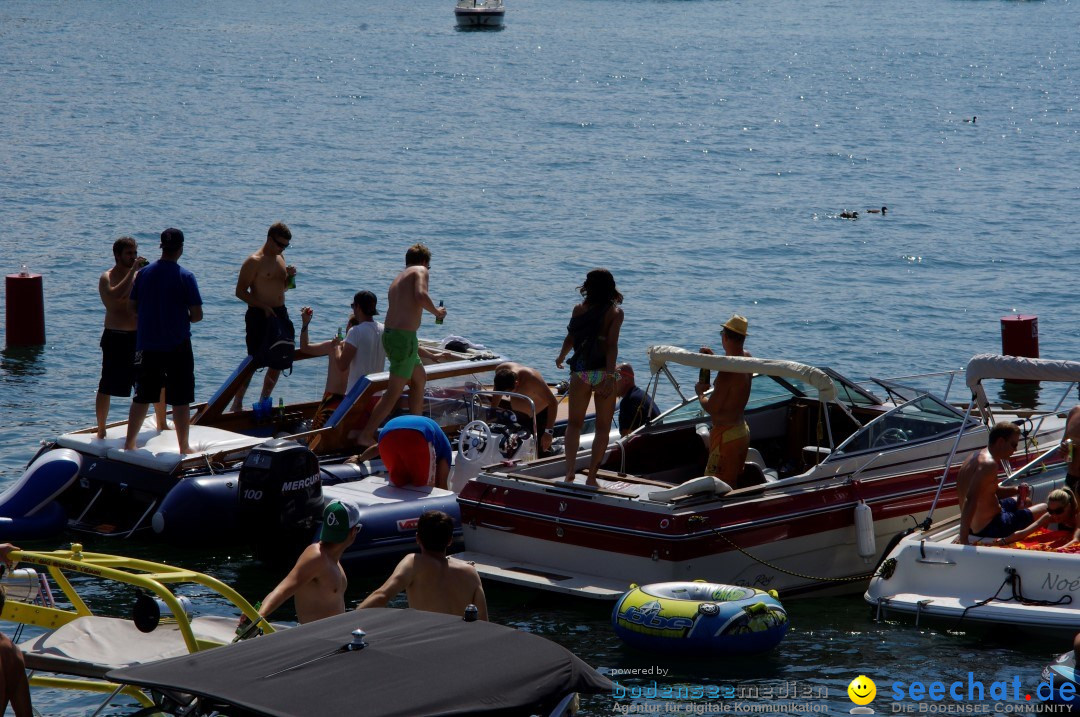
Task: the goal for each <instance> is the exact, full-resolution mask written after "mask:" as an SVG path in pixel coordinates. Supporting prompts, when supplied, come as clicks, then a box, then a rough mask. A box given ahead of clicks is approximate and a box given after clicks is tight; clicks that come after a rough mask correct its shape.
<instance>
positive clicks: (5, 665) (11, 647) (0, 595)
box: [0, 543, 34, 717]
mask: <svg viewBox="0 0 1080 717" xmlns="http://www.w3.org/2000/svg"><path fill="white" fill-rule="evenodd" d="M18 549H19V548H18V547H16V546H14V545H12V544H11V543H3V544H0V562H3V563H4V564H5V565H6V566H7V567H8V568H9V569H10V568H14V567H15V566H14V565H13V564H12V561H11V558H10V557H9V554H10V553H11V551H12V550H18ZM3 611H4V587H3V586H2V585H0V612H3ZM9 703H10V704H11V709H12V711H13V712H14V713H15V717H34V710H33V708H32V707H31V705H30V682H29V680H27V679H26V662H25V660H24V659H23V654H22V651H21V650H20V649H19V648H18V647H16V646H15V644H14V643H13V642H12V641H11V640H10V639H9V638H8V636H7V635H4V634H0V715H4V714H7V707H8V704H9Z"/></svg>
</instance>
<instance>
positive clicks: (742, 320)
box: [724, 314, 750, 336]
mask: <svg viewBox="0 0 1080 717" xmlns="http://www.w3.org/2000/svg"><path fill="white" fill-rule="evenodd" d="M749 326H750V323H749V322H748V321H747V320H746V317H745V316H739V315H738V314H732V315H731V318H730V319H728V320H727V323H726V324H724V328H725V329H727V330H728V331H734V332H735V333H737V334H738V335H739V336H746V330H747V329H748V328H749Z"/></svg>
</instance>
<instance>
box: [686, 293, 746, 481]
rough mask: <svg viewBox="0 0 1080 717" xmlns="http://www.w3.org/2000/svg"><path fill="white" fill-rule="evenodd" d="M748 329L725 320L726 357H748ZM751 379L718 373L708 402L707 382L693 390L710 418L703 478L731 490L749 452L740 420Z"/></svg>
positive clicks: (739, 319)
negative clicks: (722, 482) (722, 483)
mask: <svg viewBox="0 0 1080 717" xmlns="http://www.w3.org/2000/svg"><path fill="white" fill-rule="evenodd" d="M748 328H749V323H748V322H747V320H746V318H745V317H743V316H739V315H738V314H733V315H732V317H731V318H730V319H728V320H727V323H725V324H724V331H723V335H722V337H721V341H722V342H723V346H724V355H725V356H749V355H750V354H749V353H748V352H747V351H745V350H744V349H743V343H744V342H745V341H746V331H747V329H748ZM701 353H703V354H712V353H713V350H712V349H710V348H709V347H708V346H702V347H701ZM750 379H751V375H750V374H748V373H731V372H728V371H717V372H716V380H715V381H713V384H712V386H713V392H712V394H710V395H709V397H708V398H706V397H705V396H704V393H705V391H707V390H708V388H709V383H708V381H698V382H697V384H696V385H695V386H694V390H695V391H696V392H697V395H698V400H699V401H701V406H702V408H704V409H705V412H706V413H708V414H709V416H710V418H712V430H711V431H710V432H709V462H708V464H707V465H706V466H705V475H710V476H716V477H717V478H719V479H720V480H722V481H724V482H725V483H727V484H728V485H730V486H731V487H732V488H737V487H739V486H738V483H739V476H740V475H741V474H742V471H743V464H744V463H745V462H746V453H747V451H748V450H749V448H750V427H749V426H747V425H746V418H745V417H744V416H743V411H744V410H745V409H746V402H747V401H748V400H749V399H750Z"/></svg>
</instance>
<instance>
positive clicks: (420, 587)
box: [405, 552, 481, 616]
mask: <svg viewBox="0 0 1080 717" xmlns="http://www.w3.org/2000/svg"><path fill="white" fill-rule="evenodd" d="M410 558H411V559H412V570H411V574H412V579H411V580H410V582H409V584H408V587H406V589H405V594H406V595H407V596H408V598H409V607H411V608H414V609H417V610H427V611H429V612H441V613H446V614H447V615H458V616H461V615H463V614H464V613H465V608H466V607H467V606H468V605H469V604H476V603H477V602H478V599H477V593H478V591H479V590H480V589H481V584H480V576H479V575H478V574H477V572H476V568H474V567H473V566H472V565H469V564H468V563H463V562H461V561H460V560H454V559H452V558H447V557H445V556H442V555H428V554H425V553H423V552H421V553H419V554H415V555H409V556H406V558H405V559H406V560H409V559H410Z"/></svg>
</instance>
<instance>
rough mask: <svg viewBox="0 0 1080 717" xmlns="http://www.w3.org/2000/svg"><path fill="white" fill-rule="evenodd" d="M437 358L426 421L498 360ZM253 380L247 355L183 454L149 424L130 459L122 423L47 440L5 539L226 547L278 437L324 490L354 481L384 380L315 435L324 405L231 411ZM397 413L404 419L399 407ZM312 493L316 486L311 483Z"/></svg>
mask: <svg viewBox="0 0 1080 717" xmlns="http://www.w3.org/2000/svg"><path fill="white" fill-rule="evenodd" d="M443 355H444V356H445V357H446V358H447V359H448V360H447V361H445V362H444V363H435V364H430V365H429V366H427V367H426V370H427V372H428V383H427V387H426V393H425V403H426V407H425V411H427V412H428V413H431V412H434V415H436V416H438V415H440V413H441V412H443V411H445V410H447V407H449V406H453V405H456V404H457V403H459V402H462V401H464V397H465V396H467V395H468V392H469V391H470V390H471V389H473V388H478V387H481V386H482V385H483V384H482V382H483V381H485V380H486V381H488V382H490V381H491V380H492V378H493V376H494V371H495V368H496V366H498V364H499V363H500V362H501V361H502V360H503V359H501V358H500V357H498V356H496V355H495V354H492V353H490V352H486V351H485V352H474V351H472V350H466V351H464V352H449V351H444V352H443ZM306 358H308V357H307V356H306V355H305V354H302V353H299V352H298V353H297V354H296V359H295V361H296V363H297V364H300V363H302V362H303V363H306V362H305V361H304V359H306ZM254 372H255V366H254V365H253V363H252V359H251V357H250V356H247V357H245V358H244V360H243V361H242V362H241V363H240V365H239V366H238V367H237V369H236V370H235V371H234V372H233V373H232V374H231V375H230V376H229V377H228V378H227V379H226V380H225V382H224V383H222V384H221V386H220V387H219V388H218V389H217V391H216V392H215V393H214V394H213V396H212V397H211V398H210V400H209V401H207V402H206V403H201V404H198V405H195V406H194V407H193V408H192V412H193V418H192V420H191V427H190V435H189V443H190V444H191V446H192V448H194V449H195V452H194V453H191V454H184V455H181V454H180V453H179V452H178V450H177V440H176V434H175V432H174V431H173V430H171V429H170V430H165V431H158V430H157V429H156V427H155V424H154V421H153V418H152V417H150V418H148V419H147V420H146V421H145V422H144V424H143V426H142V427H141V430H140V431H139V433H138V437H137V440H136V445H137V448H136V450H131V451H129V450H124V448H123V445H124V438H125V436H126V433H127V423H126V422H117V423H113V424H111V425H109V426H107V430H106V437H105V438H104V439H99V438H98V437H97V435H96V429H94V428H87V429H83V430H79V431H74V432H71V433H65V434H63V435H61V436H59V437H58V438H55V439H53V440H49V441H43V445H42V447H41V448H40V450H39V451H38V453H37V455H35V456H34V458H33V459H32V460H31V462H30V464H29V466H28V468H27V471H26V472H25V474H24V475H23V476H22V478H20V479H19V480H18V481H16V483H15V484H14V485H12V486H11V487H10V488H9V489H8V490H7V491H5V492H4V493H3V494H2V495H0V516H4V517H5V518H6V519H7V520H6V521H4V522H6V523H7V527H8V528H9V529H10V530H9V532H8V533H7V535H8V537H9V539H16V538H17V539H23V538H37V537H45V536H49V535H54V534H56V533H57V532H59V531H60V530H62V529H63V528H65V527H67V528H70V529H72V530H75V531H80V532H84V533H91V534H95V535H102V536H123V537H132V536H136V535H141V534H150V533H151V530H152V531H153V532H154V533H157V534H158V535H160V536H161V537H163V538H165V539H166V540H171V541H174V542H183V543H190V542H192V541H206V542H219V541H221V540H227V539H231V538H232V537H233V533H234V531H235V528H236V526H237V520H236V510H237V504H238V496H239V473H240V470H241V468H242V466H243V465H244V463H245V461H246V459H247V457H248V455H249V454H250V453H251V452H252V450H253V449H255V448H256V447H258V446H260V445H261V444H263V443H264V442H266V441H269V440H272V439H275V438H276V439H291V440H294V441H297V442H299V443H302V444H303V445H305V446H306V447H307V448H308V449H309V450H310V451H312V452H313V453H314V454H315V455H316V456H317V457H318V461H319V465H318V468H317V470H316V473H317V474H318V475H319V480H320V481H325V482H327V483H335V482H339V481H342V480H348V479H350V478H352V477H354V471H352V469H351V468H347V467H346V468H342V467H340V465H339V464H341V463H342V462H343V461H344V460H345V459H346V458H347V457H348V456H350V455H352V454H353V453H354V452H355V437H356V436H357V435H358V434H359V432H360V430H361V429H362V428H363V426H364V423H365V422H366V421H367V417H368V416H369V415H370V413H371V410H372V408H373V407H374V405H375V403H376V402H377V401H378V399H379V397H380V396H381V394H382V392H383V391H384V390H385V389H386V386H387V383H388V381H389V374H388V373H386V372H382V373H378V374H371V375H368V376H365V377H362V378H360V379H359V380H357V381H356V382H355V384H354V385H353V386H352V387H351V388H350V389H349V391H348V392H347V394H346V396H345V398H344V399H343V400H342V401H341V404H340V405H339V406H338V408H337V409H336V410H335V411H334V413H333V415H332V416H331V417H330V418H329V419H328V420H327V421H326V422H325V424H324V425H323V426H322V427H320V428H318V429H312V427H311V426H312V419H313V418H314V416H315V412H316V411H317V410H318V408H319V404H320V401H319V400H310V401H302V402H294V403H290V404H288V405H285V404H282V405H280V406H279V407H276V408H274V409H273V410H272V411H271V412H269V413H266V414H260V412H259V411H258V409H257V407H254V406H253V407H252V408H251V409H245V410H242V411H232V412H226V408H227V407H228V406H229V405H230V403H231V402H232V399H233V397H234V396H235V395H236V393H237V391H238V390H240V389H241V388H242V387H243V386H245V385H246V384H247V383H248V382H249V381H250V379H251V377H252V375H253V374H254ZM399 410H404V399H403V402H402V407H401V408H400V409H399ZM448 428H452V427H448ZM307 477H308V476H305V478H307ZM307 487H308V488H312V487H313V486H312V485H311V484H310V482H309V485H308V486H307ZM42 516H44V518H43V517H42Z"/></svg>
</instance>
